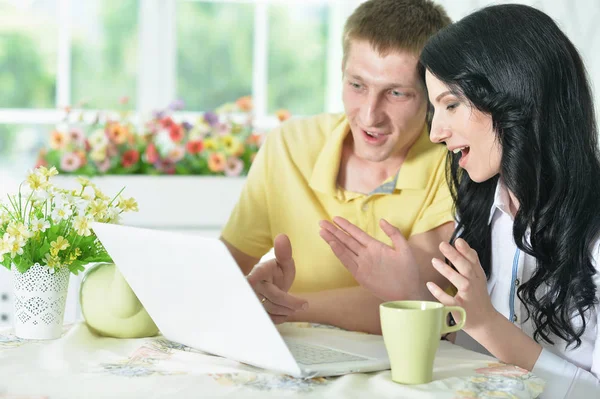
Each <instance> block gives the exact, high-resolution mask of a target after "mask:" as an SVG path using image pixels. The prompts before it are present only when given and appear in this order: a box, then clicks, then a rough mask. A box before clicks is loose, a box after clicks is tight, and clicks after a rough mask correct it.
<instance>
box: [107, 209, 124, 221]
mask: <svg viewBox="0 0 600 399" xmlns="http://www.w3.org/2000/svg"><path fill="white" fill-rule="evenodd" d="M120 214H121V209H119V208H117V207H116V206H111V207H109V208H108V210H107V211H106V219H107V220H106V222H107V223H119V220H120V219H121V215H120Z"/></svg>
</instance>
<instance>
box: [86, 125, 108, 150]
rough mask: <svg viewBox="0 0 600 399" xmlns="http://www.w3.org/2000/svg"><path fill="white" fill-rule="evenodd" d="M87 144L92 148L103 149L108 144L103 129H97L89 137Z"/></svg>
mask: <svg viewBox="0 0 600 399" xmlns="http://www.w3.org/2000/svg"><path fill="white" fill-rule="evenodd" d="M88 142H89V143H90V146H91V147H93V148H98V147H105V146H106V145H107V144H108V137H106V133H105V132H104V129H98V130H95V131H94V132H93V133H92V134H91V135H90V137H89V139H88Z"/></svg>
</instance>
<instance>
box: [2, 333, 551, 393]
mask: <svg viewBox="0 0 600 399" xmlns="http://www.w3.org/2000/svg"><path fill="white" fill-rule="evenodd" d="M292 328H319V327H318V326H314V325H308V324H304V325H294V326H292ZM331 334H358V333H351V332H347V331H339V330H333V329H332V330H331ZM543 385H544V382H543V381H542V380H540V379H539V378H537V377H535V376H534V375H532V374H531V373H528V372H527V371H525V370H523V369H519V368H517V367H515V366H510V365H506V364H501V363H498V362H497V361H496V360H495V359H493V358H491V357H488V356H484V355H481V354H479V353H476V352H472V351H469V350H466V349H464V348H462V347H459V346H457V345H453V344H451V343H449V342H446V341H442V343H441V345H440V349H439V350H438V353H437V355H436V359H435V368H434V381H433V382H431V383H429V384H425V385H418V386H403V385H400V384H396V383H394V382H392V381H391V379H390V371H389V370H387V371H381V372H375V373H366V374H351V375H346V376H342V377H330V378H314V379H309V380H302V379H295V378H291V377H289V376H285V375H278V374H274V373H271V372H267V371H264V370H261V369H257V368H254V367H251V366H247V365H243V364H240V363H238V362H235V361H232V360H228V359H224V358H220V357H216V356H211V355H209V354H206V353H204V352H201V351H198V350H195V349H192V348H190V347H187V346H184V345H180V344H177V343H175V342H171V341H169V340H167V339H165V338H164V337H161V336H158V337H153V338H143V339H113V338H103V337H98V336H97V335H94V334H93V333H92V332H90V330H89V329H88V328H87V326H86V325H85V324H83V323H81V324H75V325H72V326H67V327H65V331H64V333H63V336H62V338H60V339H58V340H54V341H25V340H21V339H19V338H16V337H15V336H13V335H12V334H11V333H10V332H9V331H4V332H1V331H0V399H33V398H36V399H40V398H48V399H59V398H60V399H63V398H64V399H80V398H90V399H95V398H148V399H151V398H163V397H168V398H212V397H231V398H246V397H260V398H280V397H298V398H317V397H318V398H337V397H340V398H355V397H356V398H365V397H369V398H370V397H378V398H436V399H440V398H442V399H443V398H448V399H466V398H523V399H525V398H535V397H538V395H540V393H541V392H542V389H543Z"/></svg>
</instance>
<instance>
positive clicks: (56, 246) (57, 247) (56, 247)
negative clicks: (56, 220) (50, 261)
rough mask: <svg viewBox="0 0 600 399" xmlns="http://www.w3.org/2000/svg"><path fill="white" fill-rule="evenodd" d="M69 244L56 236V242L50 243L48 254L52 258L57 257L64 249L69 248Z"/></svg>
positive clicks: (61, 237)
mask: <svg viewBox="0 0 600 399" xmlns="http://www.w3.org/2000/svg"><path fill="white" fill-rule="evenodd" d="M70 245H71V244H69V241H67V240H66V239H65V238H64V237H63V236H58V237H57V238H56V241H52V242H51V243H50V247H51V248H52V249H51V250H50V253H51V254H52V255H53V256H56V255H58V252H59V251H64V250H65V249H67V248H69V246H70Z"/></svg>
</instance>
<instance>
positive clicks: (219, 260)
mask: <svg viewBox="0 0 600 399" xmlns="http://www.w3.org/2000/svg"><path fill="white" fill-rule="evenodd" d="M92 229H93V230H94V232H95V233H96V236H97V237H98V238H99V240H100V242H101V243H102V245H104V247H105V248H106V250H107V252H108V253H109V254H110V256H111V257H112V258H113V260H114V262H115V264H116V265H117V267H118V268H119V270H120V271H121V273H122V274H123V276H124V277H125V280H126V281H127V282H128V283H129V285H130V286H131V288H132V289H133V291H134V292H135V294H136V295H137V297H138V298H139V300H140V302H141V303H142V304H143V305H144V307H145V308H146V311H147V312H148V314H149V315H150V316H151V317H152V319H153V320H154V322H155V323H156V325H157V326H158V328H159V329H160V331H161V333H162V334H163V335H164V337H165V338H167V339H169V340H171V341H175V342H178V343H181V344H184V345H187V346H190V347H192V348H195V349H199V350H201V351H204V352H207V353H210V354H214V355H218V356H222V357H225V358H229V359H233V360H237V361H239V362H241V363H245V364H249V365H252V366H256V367H260V368H264V369H267V370H272V371H276V372H280V373H284V374H288V375H291V376H294V377H299V378H312V377H316V376H334V375H343V374H349V373H358V372H370V371H378V370H386V369H389V368H390V363H389V359H388V356H387V352H386V349H385V345H384V343H383V338H382V337H381V336H378V335H370V334H361V333H352V332H342V331H335V332H334V331H333V330H331V329H326V328H300V327H295V328H294V327H293V326H294V324H289V323H288V324H283V325H280V326H275V325H274V324H273V322H272V321H271V319H270V318H269V315H268V314H267V312H266V311H265V309H264V308H263V306H262V304H261V303H260V301H259V300H258V298H257V297H256V295H255V293H254V291H253V290H252V287H251V286H250V284H248V282H247V281H246V278H245V276H244V275H243V273H242V272H241V270H240V269H239V267H238V265H237V263H236V262H235V260H234V259H233V257H232V256H231V255H230V253H229V251H228V250H227V247H226V246H225V245H224V244H223V242H221V241H220V240H219V239H216V238H206V237H200V236H196V235H191V234H185V233H173V232H166V231H160V230H151V229H142V228H136V227H128V226H119V225H112V224H104V223H93V224H92Z"/></svg>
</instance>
